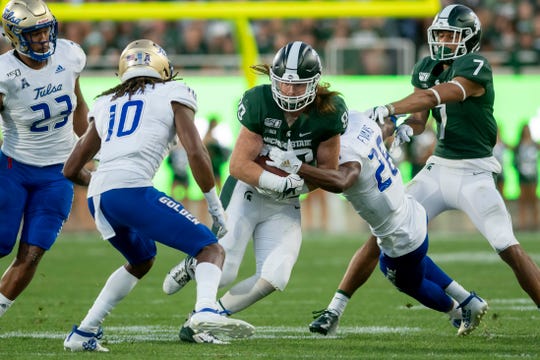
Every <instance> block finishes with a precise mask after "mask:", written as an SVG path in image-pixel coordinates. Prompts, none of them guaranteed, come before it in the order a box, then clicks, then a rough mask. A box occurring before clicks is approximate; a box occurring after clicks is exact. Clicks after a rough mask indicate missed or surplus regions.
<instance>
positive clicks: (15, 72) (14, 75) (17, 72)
mask: <svg viewBox="0 0 540 360" xmlns="http://www.w3.org/2000/svg"><path fill="white" fill-rule="evenodd" d="M6 76H7V77H8V78H9V79H12V78H13V79H14V78H17V77H19V76H21V69H15V70H11V71H10V72H8V73H7V74H6Z"/></svg>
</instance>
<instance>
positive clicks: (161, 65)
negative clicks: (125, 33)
mask: <svg viewBox="0 0 540 360" xmlns="http://www.w3.org/2000/svg"><path fill="white" fill-rule="evenodd" d="M118 76H119V77H120V80H121V81H122V82H125V81H127V80H129V79H133V78H134V77H139V76H147V77H152V78H158V79H161V80H170V79H171V78H172V76H173V67H172V65H171V62H170V61H169V58H168V57H167V53H166V52H165V50H163V49H162V48H161V46H159V45H158V44H156V43H155V42H153V41H151V40H147V39H141V40H135V41H132V42H131V43H129V44H128V45H127V46H126V48H125V49H124V51H122V54H120V60H119V62H118Z"/></svg>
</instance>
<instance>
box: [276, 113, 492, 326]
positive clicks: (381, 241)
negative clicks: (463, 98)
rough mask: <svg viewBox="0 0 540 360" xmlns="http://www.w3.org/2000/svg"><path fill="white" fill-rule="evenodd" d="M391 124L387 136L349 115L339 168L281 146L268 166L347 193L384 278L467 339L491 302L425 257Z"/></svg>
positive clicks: (424, 238) (420, 223) (419, 215)
mask: <svg viewBox="0 0 540 360" xmlns="http://www.w3.org/2000/svg"><path fill="white" fill-rule="evenodd" d="M394 119H395V118H394ZM387 123H389V124H387V125H388V126H385V128H384V130H385V136H383V133H382V132H381V129H380V127H379V125H378V124H377V123H376V122H374V121H372V120H371V119H370V118H369V117H368V116H367V115H366V114H363V113H359V112H350V113H349V126H348V127H347V131H346V132H345V134H343V135H342V136H341V147H340V166H339V169H338V170H332V169H320V168H316V167H313V166H309V165H307V164H302V163H301V162H300V160H299V159H297V158H296V154H295V153H294V151H283V150H280V149H278V148H275V149H272V150H271V151H270V154H269V156H270V158H271V159H272V161H271V162H269V163H268V164H269V165H273V166H276V167H279V168H280V169H282V170H285V171H287V172H288V173H297V174H299V175H300V176H302V177H303V178H304V179H305V180H306V181H308V182H310V183H314V184H316V185H318V186H320V187H321V188H323V189H325V190H328V191H332V192H336V193H339V192H343V195H344V196H345V198H346V199H347V200H348V201H350V202H351V204H352V206H353V207H354V209H355V210H356V212H357V213H358V214H359V215H360V216H361V217H362V218H363V219H364V220H366V221H367V223H368V224H369V227H370V229H371V232H372V233H373V235H374V236H376V237H377V244H378V246H379V248H380V250H381V255H380V259H379V265H380V269H381V271H382V272H383V273H384V275H385V276H386V278H387V279H388V280H390V281H391V282H392V283H393V284H394V285H395V286H396V287H397V288H398V289H399V290H400V291H402V292H404V293H406V294H408V295H410V296H412V297H414V298H415V299H417V300H418V301H419V302H420V303H422V304H423V305H425V306H427V307H429V308H431V309H433V310H436V311H440V312H443V313H447V314H448V315H449V316H450V319H451V320H452V323H453V325H454V326H456V327H458V335H466V334H468V333H470V332H471V331H472V330H474V329H475V328H476V327H477V326H478V324H479V322H480V319H481V317H482V316H483V315H484V314H485V313H486V311H487V303H486V302H485V301H484V300H482V299H481V298H480V297H479V296H477V295H476V294H475V293H474V292H469V291H466V290H465V289H464V288H463V287H462V286H461V285H459V284H458V283H457V282H455V281H454V280H452V279H451V278H450V277H449V276H448V275H447V274H446V273H444V271H442V270H441V269H440V268H439V267H438V266H437V265H435V263H434V262H433V261H432V260H431V259H430V258H429V256H427V249H428V234H427V218H426V211H425V210H424V208H423V207H422V206H421V205H420V204H419V203H418V202H417V201H416V200H415V199H414V198H413V197H412V196H411V195H408V194H406V193H405V187H404V185H403V181H402V179H401V174H400V173H399V170H398V169H397V167H395V166H394V164H393V162H392V159H391V157H390V155H389V154H388V152H387V151H386V148H385V145H384V138H386V137H387V136H389V135H391V134H392V132H393V130H394V125H393V124H391V122H390V121H389V120H387ZM345 304H346V303H344V302H340V301H339V299H337V300H336V301H335V304H332V303H331V304H330V306H329V308H328V309H325V310H323V312H326V314H325V315H326V317H328V318H331V317H338V316H339V315H341V313H342V312H343V310H344V306H345ZM334 305H335V306H334ZM321 314H322V313H321ZM321 314H318V315H321ZM320 319H322V320H324V319H325V317H324V316H323V317H322V318H320ZM322 322H323V323H321V324H318V325H320V327H322V328H323V330H325V331H326V333H332V332H333V331H335V329H336V326H337V322H336V321H334V322H328V325H331V326H328V327H326V328H325V325H327V324H326V323H324V321H322ZM317 330H319V331H318V332H320V329H317Z"/></svg>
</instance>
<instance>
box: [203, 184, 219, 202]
mask: <svg viewBox="0 0 540 360" xmlns="http://www.w3.org/2000/svg"><path fill="white" fill-rule="evenodd" d="M203 195H204V198H205V199H206V202H207V203H208V207H214V206H216V205H217V204H219V197H218V195H217V191H216V187H215V186H214V187H213V188H211V189H210V190H209V191H208V192H205V193H203Z"/></svg>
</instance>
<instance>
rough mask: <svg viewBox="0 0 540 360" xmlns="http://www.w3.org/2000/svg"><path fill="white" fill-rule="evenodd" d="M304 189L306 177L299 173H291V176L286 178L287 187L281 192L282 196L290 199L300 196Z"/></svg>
mask: <svg viewBox="0 0 540 360" xmlns="http://www.w3.org/2000/svg"><path fill="white" fill-rule="evenodd" d="M303 189H304V179H302V178H301V177H300V176H298V175H297V174H289V176H287V177H286V178H285V187H284V188H283V191H282V192H281V198H282V199H289V198H293V197H297V196H300V194H302V193H303Z"/></svg>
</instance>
